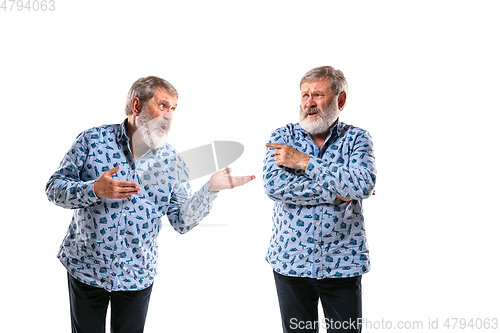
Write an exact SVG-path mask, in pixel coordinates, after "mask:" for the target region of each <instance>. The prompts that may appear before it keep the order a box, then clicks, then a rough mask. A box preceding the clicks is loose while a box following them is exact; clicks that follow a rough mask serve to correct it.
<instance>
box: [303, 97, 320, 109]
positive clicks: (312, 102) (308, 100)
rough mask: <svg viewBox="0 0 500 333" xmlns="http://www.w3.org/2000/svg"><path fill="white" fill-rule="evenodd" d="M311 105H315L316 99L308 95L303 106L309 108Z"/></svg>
mask: <svg viewBox="0 0 500 333" xmlns="http://www.w3.org/2000/svg"><path fill="white" fill-rule="evenodd" d="M312 106H317V105H316V101H315V100H314V98H313V96H309V97H308V98H307V100H306V103H305V104H304V107H305V108H310V107H312Z"/></svg>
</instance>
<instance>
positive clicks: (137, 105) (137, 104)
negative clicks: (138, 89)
mask: <svg viewBox="0 0 500 333" xmlns="http://www.w3.org/2000/svg"><path fill="white" fill-rule="evenodd" d="M141 110H142V103H141V101H140V100H139V97H134V99H133V100H132V112H133V113H134V115H136V116H138V115H139V113H141Z"/></svg>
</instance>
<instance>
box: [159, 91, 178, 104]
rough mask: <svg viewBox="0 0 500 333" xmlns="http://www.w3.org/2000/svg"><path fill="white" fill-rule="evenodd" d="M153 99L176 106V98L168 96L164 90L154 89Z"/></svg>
mask: <svg viewBox="0 0 500 333" xmlns="http://www.w3.org/2000/svg"><path fill="white" fill-rule="evenodd" d="M155 99H157V100H158V101H160V102H161V101H167V102H169V103H170V104H173V105H177V97H175V96H172V95H170V94H169V93H168V92H167V91H166V90H165V89H163V88H156V91H155Z"/></svg>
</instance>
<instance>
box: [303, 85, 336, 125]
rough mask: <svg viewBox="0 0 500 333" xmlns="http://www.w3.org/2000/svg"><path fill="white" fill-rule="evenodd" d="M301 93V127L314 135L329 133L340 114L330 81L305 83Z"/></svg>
mask: <svg viewBox="0 0 500 333" xmlns="http://www.w3.org/2000/svg"><path fill="white" fill-rule="evenodd" d="M300 92H301V100H300V118H299V124H300V126H302V128H303V129H305V130H306V131H307V132H308V133H310V134H312V135H315V134H320V133H324V132H327V131H328V130H329V129H330V127H331V126H332V125H333V124H334V123H335V121H336V120H337V118H338V116H339V113H340V110H339V108H338V104H337V98H336V96H335V94H334V92H333V90H332V89H331V88H330V84H329V82H328V80H327V79H320V80H317V81H311V82H304V83H303V84H302V85H301V87H300Z"/></svg>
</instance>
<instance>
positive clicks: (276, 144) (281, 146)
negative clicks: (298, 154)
mask: <svg viewBox="0 0 500 333" xmlns="http://www.w3.org/2000/svg"><path fill="white" fill-rule="evenodd" d="M283 146H286V145H282V144H281V143H266V147H268V148H276V149H281V148H283Z"/></svg>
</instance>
